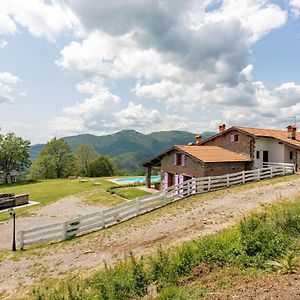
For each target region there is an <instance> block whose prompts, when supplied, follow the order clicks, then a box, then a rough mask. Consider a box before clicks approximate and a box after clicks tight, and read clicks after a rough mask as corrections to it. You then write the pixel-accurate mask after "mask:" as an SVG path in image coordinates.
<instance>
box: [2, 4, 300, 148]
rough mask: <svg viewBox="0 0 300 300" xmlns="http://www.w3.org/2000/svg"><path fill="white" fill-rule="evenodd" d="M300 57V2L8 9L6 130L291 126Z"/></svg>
mask: <svg viewBox="0 0 300 300" xmlns="http://www.w3.org/2000/svg"><path fill="white" fill-rule="evenodd" d="M299 55H300V0H281V1H280V0H276V1H275V0H274V1H271V0H239V1H236V0H223V1H222V0H185V1H182V0H143V1H140V0H60V1H58V0H47V1H46V0H44V1H42V0H0V128H1V132H4V133H5V132H8V131H13V132H15V133H16V134H18V135H20V136H22V137H23V138H26V139H29V140H30V141H31V142H32V143H33V144H34V143H42V142H46V141H47V140H49V139H51V138H53V137H55V136H58V137H62V136H68V135H76V134H83V133H90V134H95V135H103V134H111V133H114V132H117V131H120V130H123V129H134V130H137V131H139V132H142V133H150V132H153V131H161V130H186V131H190V132H193V133H201V132H203V131H216V130H217V127H218V125H219V124H221V123H225V124H226V125H227V126H231V125H241V126H252V127H264V128H277V129H284V128H285V127H286V126H287V125H289V124H292V123H293V122H294V116H296V120H299V124H300V73H299V70H300V57H299ZM299 126H300V125H299Z"/></svg>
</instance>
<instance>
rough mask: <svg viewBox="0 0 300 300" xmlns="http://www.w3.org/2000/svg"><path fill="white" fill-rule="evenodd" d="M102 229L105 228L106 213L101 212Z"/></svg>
mask: <svg viewBox="0 0 300 300" xmlns="http://www.w3.org/2000/svg"><path fill="white" fill-rule="evenodd" d="M101 227H102V228H104V227H105V218H104V212H103V210H101Z"/></svg>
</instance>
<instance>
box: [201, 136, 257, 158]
mask: <svg viewBox="0 0 300 300" xmlns="http://www.w3.org/2000/svg"><path fill="white" fill-rule="evenodd" d="M232 134H237V135H238V136H239V140H238V141H236V142H232V141H231V135H232ZM253 143H254V139H253V137H251V136H250V135H247V134H245V133H242V132H240V131H237V130H231V131H229V132H226V133H224V134H222V135H220V136H218V137H216V138H214V139H212V140H209V141H207V142H205V143H204V144H203V145H205V146H219V147H221V148H224V149H227V150H230V151H233V152H235V153H240V154H245V155H247V156H249V157H251V158H253V152H254V151H253Z"/></svg>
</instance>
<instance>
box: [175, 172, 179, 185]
mask: <svg viewBox="0 0 300 300" xmlns="http://www.w3.org/2000/svg"><path fill="white" fill-rule="evenodd" d="M178 183H179V176H178V174H175V184H178Z"/></svg>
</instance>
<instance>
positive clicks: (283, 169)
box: [282, 165, 285, 175]
mask: <svg viewBox="0 0 300 300" xmlns="http://www.w3.org/2000/svg"><path fill="white" fill-rule="evenodd" d="M282 175H285V167H284V165H282Z"/></svg>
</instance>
